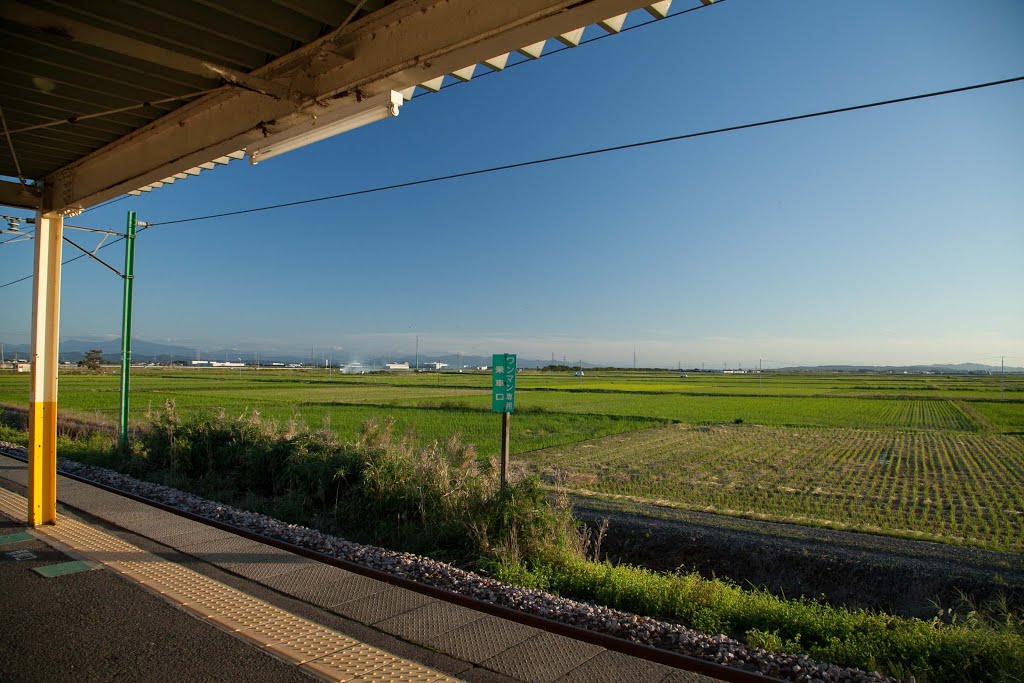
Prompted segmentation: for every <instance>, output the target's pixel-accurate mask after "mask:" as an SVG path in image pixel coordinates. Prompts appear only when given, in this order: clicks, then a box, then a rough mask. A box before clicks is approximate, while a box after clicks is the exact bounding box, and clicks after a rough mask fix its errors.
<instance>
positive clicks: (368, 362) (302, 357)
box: [3, 339, 1024, 374]
mask: <svg viewBox="0 0 1024 683" xmlns="http://www.w3.org/2000/svg"><path fill="white" fill-rule="evenodd" d="M3 347H4V357H5V358H6V359H7V360H11V359H13V358H14V357H18V358H27V357H28V355H29V346H28V344H4V345H3ZM92 349H99V350H100V351H102V352H103V358H104V360H106V361H108V362H111V363H116V362H118V361H119V360H120V358H121V340H120V339H108V340H96V339H65V340H63V341H61V343H60V360H62V361H70V362H72V363H77V362H78V361H80V360H81V359H82V358H83V357H84V356H85V354H86V352H87V351H90V350H92ZM201 358H202V359H204V360H214V361H234V362H237V361H238V359H239V358H241V359H242V360H243V361H244V362H246V363H253V362H254V361H255V355H254V353H253V352H252V351H241V350H238V349H217V350H203V351H202V352H201ZM195 359H196V349H195V348H191V347H188V346H177V345H173V344H160V343H158V342H152V341H147V340H145V339H134V340H132V360H133V361H134V362H136V363H173V362H175V361H177V362H188V361H191V360H195ZM259 360H260V363H261V364H269V363H302V364H309V363H313V364H317V365H323V363H324V355H322V352H317V355H316V356H313V357H311V355H310V354H297V353H288V352H280V353H275V352H267V353H263V352H260V354H259ZM419 360H420V363H421V364H423V363H428V362H433V361H440V362H442V363H447V364H448V367H449V368H450V369H456V368H457V367H459V366H462V367H466V368H475V367H480V366H485V365H486V366H488V367H489V366H490V365H491V357H490V356H479V355H465V354H463V355H459V354H457V353H442V354H436V353H429V354H428V353H421V354H420V356H419ZM353 361H359V362H360V363H361V364H362V366H363V367H366V368H373V367H378V368H379V367H382V366H383V365H384V363H385V362H394V363H405V362H408V363H409V365H410V366H415V364H416V357H415V356H414V355H393V356H387V355H376V356H353V355H352V354H341V355H335V356H334V357H333V358H332V359H331V362H332V363H333V364H334V365H335V366H342V365H345V364H346V363H350V362H353ZM562 364H563V363H562V361H561V360H556V361H555V362H554V363H552V362H551V361H550V360H546V359H540V358H519V367H521V368H542V367H545V366H548V365H562ZM565 364H566V365H569V366H571V367H579V365H580V362H579V361H572V360H569V361H567V362H566V363H565ZM595 367H607V364H600V363H591V362H587V361H583V368H584V369H588V368H595ZM666 369H668V368H666ZM684 369H685V368H684ZM780 370H783V371H792V372H878V373H886V374H888V373H898V374H902V373H904V372H906V373H911V374H921V373H929V372H931V373H961V374H962V373H987V372H999V371H1000V368H999V366H998V365H983V364H980V363H936V364H932V365H813V366H791V367H786V368H777V369H773V371H774V372H778V371H780ZM687 371H688V372H689V371H690V370H687ZM1005 372H1008V373H1014V374H1017V373H1024V368H1022V367H1016V366H1014V367H1011V366H1006V368H1005Z"/></svg>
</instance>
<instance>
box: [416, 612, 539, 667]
mask: <svg viewBox="0 0 1024 683" xmlns="http://www.w3.org/2000/svg"><path fill="white" fill-rule="evenodd" d="M540 633H541V632H540V631H539V630H537V629H535V628H533V627H532V626H526V625H523V624H517V623H515V622H514V621H509V620H507V619H501V618H499V617H494V616H486V617H484V618H483V619H480V620H479V621H474V622H471V623H469V624H467V625H465V626H460V627H459V628H457V629H455V630H453V631H449V632H447V633H443V634H439V635H437V636H436V637H434V638H431V639H429V640H426V641H423V642H424V644H425V645H427V646H429V647H432V648H434V649H435V650H438V651H440V652H444V653H445V654H448V655H451V656H452V657H455V658H456V659H461V660H463V661H466V662H473V663H474V664H480V663H481V662H484V661H486V660H488V659H490V658H491V657H495V656H497V655H499V654H501V653H502V652H504V651H505V650H507V649H509V648H510V647H514V646H516V645H518V644H519V643H521V642H523V641H525V640H528V639H529V638H532V637H534V636H536V635H539V634H540Z"/></svg>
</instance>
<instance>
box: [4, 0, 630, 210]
mask: <svg viewBox="0 0 1024 683" xmlns="http://www.w3.org/2000/svg"><path fill="white" fill-rule="evenodd" d="M649 4H650V0H517V1H516V2H482V1H481V0H398V1H397V2H394V3H392V4H389V5H387V6H385V7H384V8H382V9H381V10H379V11H377V12H374V13H372V14H370V15H368V16H366V17H365V18H363V19H359V20H357V21H354V22H352V24H351V25H350V26H348V27H346V28H345V30H344V31H342V32H341V33H339V34H337V35H335V34H330V35H329V36H325V37H324V38H323V39H320V40H318V41H315V42H313V43H310V44H309V45H306V46H304V47H302V48H299V49H298V50H296V51H294V52H292V53H290V54H288V55H286V56H284V57H282V58H280V59H279V60H277V61H275V62H273V63H271V64H268V65H267V66H265V67H261V68H260V69H257V70H255V71H254V72H252V74H249V75H250V76H253V77H258V78H260V79H264V80H265V81H273V82H276V83H280V84H287V86H288V88H289V90H290V91H293V92H294V91H298V92H301V93H303V96H304V97H306V98H311V100H314V99H315V100H316V101H330V100H332V99H333V98H339V97H349V98H352V101H353V102H354V101H355V100H356V97H355V93H356V92H359V93H360V94H361V95H362V96H373V95H377V94H380V93H382V92H386V91H388V90H395V91H398V92H402V91H405V90H407V89H409V88H412V87H414V86H417V85H419V84H421V83H428V82H431V81H432V80H433V79H437V78H440V77H442V76H444V75H445V74H448V73H452V72H453V71H458V70H461V69H465V68H466V67H467V66H468V65H470V64H480V63H486V64H488V65H490V66H491V67H492V68H501V66H503V63H502V64H501V65H499V66H495V64H496V62H495V60H494V58H495V55H505V54H506V53H508V52H512V51H516V50H520V49H522V48H523V47H524V46H531V45H534V44H536V43H538V42H539V41H544V40H547V39H549V38H553V37H554V36H560V35H562V34H565V33H568V32H571V31H575V30H576V29H578V28H580V27H581V26H587V25H589V24H592V23H595V22H598V21H603V20H605V19H607V18H608V17H612V16H615V15H618V14H622V13H623V12H629V11H630V10H634V9H639V8H641V7H645V6H647V5H649ZM19 6H20V5H19ZM334 104H337V105H340V104H342V103H341V102H334ZM296 109H297V105H296V103H295V102H294V101H290V100H276V99H273V98H270V97H266V96H263V95H260V94H257V93H254V92H248V91H244V90H239V89H229V90H222V91H218V92H216V93H212V94H210V95H207V96H205V97H203V98H202V99H200V100H197V101H195V102H191V103H189V104H186V105H184V106H182V107H180V108H179V109H176V110H174V111H173V112H171V113H170V114H168V115H167V116H165V117H163V118H162V119H160V120H158V121H155V122H153V123H151V124H149V125H148V126H145V127H144V128H141V129H139V130H137V131H135V132H133V133H130V134H129V135H126V136H125V137H124V138H122V139H120V140H118V141H116V142H114V143H111V144H110V145H107V146H106V147H104V148H103V149H100V150H98V151H96V152H93V153H92V154H90V155H88V156H86V157H85V158H83V159H81V160H79V161H76V162H74V163H72V164H69V165H68V166H66V167H64V168H63V169H61V170H60V171H57V172H55V173H53V174H51V175H50V176H48V177H47V178H45V179H44V180H45V183H46V188H47V193H46V194H47V196H46V197H45V201H44V204H43V205H44V207H45V208H47V209H49V210H59V209H65V208H71V209H83V208H87V207H89V206H93V205H95V204H98V203H100V202H103V201H106V200H108V199H113V198H114V197H117V196H120V195H122V194H124V193H126V192H131V191H133V190H139V189H140V188H144V187H146V186H148V185H149V184H150V183H152V182H154V181H160V180H162V179H163V178H167V177H169V176H173V175H175V174H176V173H181V172H187V169H190V168H193V167H196V166H199V165H200V164H201V163H203V162H204V161H208V160H210V159H212V158H215V157H219V156H221V155H224V154H228V153H230V152H234V151H236V150H240V149H244V148H245V147H246V146H247V145H249V144H252V143H254V142H256V141H258V140H260V139H262V137H263V135H262V132H261V126H266V125H268V124H273V125H275V126H278V127H286V126H288V125H292V124H294V123H298V122H300V121H304V120H306V118H307V115H306V114H302V113H297V112H296Z"/></svg>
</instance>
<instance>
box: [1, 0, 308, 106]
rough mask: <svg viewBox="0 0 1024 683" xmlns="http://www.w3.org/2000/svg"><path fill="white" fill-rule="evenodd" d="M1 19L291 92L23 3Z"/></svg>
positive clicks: (280, 93)
mask: <svg viewBox="0 0 1024 683" xmlns="http://www.w3.org/2000/svg"><path fill="white" fill-rule="evenodd" d="M0 19H5V20H7V21H11V22H14V23H17V24H21V25H22V26H31V27H32V28H36V29H39V30H40V31H45V32H46V33H47V34H49V35H51V36H61V37H63V38H66V39H68V40H72V41H74V42H76V43H82V44H84V45H91V46H93V47H99V48H103V49H104V50H108V51H110V52H116V53H118V54H122V55H127V56H128V57H134V58H135V59H141V60H142V61H145V62H150V63H152V64H160V65H162V66H166V67H169V68H171V69H174V70H175V71H181V72H183V73H189V74H193V75H195V76H202V77H203V78H220V79H223V80H224V81H226V82H228V83H234V84H236V85H240V86H242V87H243V88H248V89H249V90H254V91H256V92H259V93H263V94H264V95H270V96H272V97H277V98H280V99H287V98H288V97H289V96H290V92H291V91H290V90H289V88H288V87H287V86H286V85H282V84H280V83H274V82H272V81H268V80H265V79H262V78H259V77H256V76H250V75H249V74H247V73H244V72H242V71H238V70H236V69H231V68H229V67H226V66H221V65H220V64H214V63H213V62H207V61H204V60H202V59H197V58H195V57H190V56H189V55H185V54H182V53H180V52H174V51H173V50H168V49H167V48H163V47H159V46H157V45H151V44H150V43H146V42H143V41H141V40H135V39H134V38H129V37H127V36H123V35H121V34H120V33H114V32H112V31H104V30H103V29H101V28H96V27H95V26H90V25H89V24H86V23H83V22H80V21H75V20H74V19H69V18H68V17H64V16H61V15H59V14H53V13H50V12H47V11H45V10H41V9H39V8H37V7H33V6H30V5H26V4H22V3H20V2H10V1H8V2H3V3H0Z"/></svg>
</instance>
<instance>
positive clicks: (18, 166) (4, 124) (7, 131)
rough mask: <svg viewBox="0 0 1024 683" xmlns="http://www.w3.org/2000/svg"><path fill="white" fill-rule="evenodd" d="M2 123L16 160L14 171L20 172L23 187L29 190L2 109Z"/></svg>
mask: <svg viewBox="0 0 1024 683" xmlns="http://www.w3.org/2000/svg"><path fill="white" fill-rule="evenodd" d="M0 123H2V124H3V127H4V137H5V138H7V146H8V148H10V150H11V159H13V160H14V170H16V171H17V172H18V180H19V181H21V186H22V188H24V189H26V190H27V189H28V184H27V183H26V182H25V174H24V173H22V172H21V164H20V163H19V162H18V155H17V154H15V152H14V140H11V131H9V130H8V129H7V117H6V116H4V108H3V107H0Z"/></svg>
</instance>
